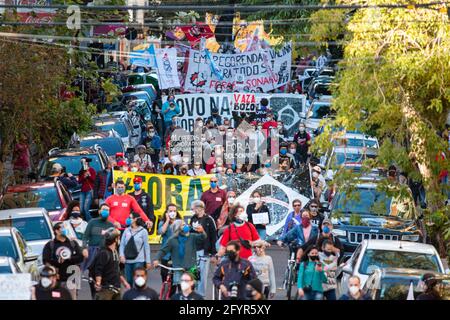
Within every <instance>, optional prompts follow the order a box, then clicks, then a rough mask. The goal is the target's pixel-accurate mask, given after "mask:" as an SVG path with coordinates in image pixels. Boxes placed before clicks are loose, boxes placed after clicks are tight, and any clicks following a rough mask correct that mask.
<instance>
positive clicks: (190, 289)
mask: <svg viewBox="0 0 450 320" xmlns="http://www.w3.org/2000/svg"><path fill="white" fill-rule="evenodd" d="M194 287H195V278H194V276H193V275H192V274H191V273H189V272H185V273H183V274H182V275H181V278H180V289H181V292H178V293H175V294H174V295H173V296H172V297H171V298H170V300H181V301H187V300H204V299H203V297H202V296H201V295H200V294H198V293H197V292H195V291H194Z"/></svg>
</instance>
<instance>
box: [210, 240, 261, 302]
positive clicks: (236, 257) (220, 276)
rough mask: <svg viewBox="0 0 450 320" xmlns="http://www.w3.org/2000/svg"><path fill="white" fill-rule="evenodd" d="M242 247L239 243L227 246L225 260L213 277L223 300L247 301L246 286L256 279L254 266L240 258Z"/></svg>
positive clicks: (232, 242)
mask: <svg viewBox="0 0 450 320" xmlns="http://www.w3.org/2000/svg"><path fill="white" fill-rule="evenodd" d="M240 250H241V245H240V243H239V242H238V241H230V242H228V244H227V246H226V251H225V256H226V259H224V260H223V261H222V262H221V263H220V264H219V266H218V267H217V269H216V272H215V273H214V277H213V283H214V285H215V286H216V287H217V288H219V290H220V292H221V293H222V297H223V298H222V299H223V300H245V299H246V298H247V288H246V285H247V283H248V282H249V281H251V280H253V279H256V278H257V277H256V272H255V269H253V266H252V264H251V263H250V262H249V261H248V260H247V259H243V258H241V257H240Z"/></svg>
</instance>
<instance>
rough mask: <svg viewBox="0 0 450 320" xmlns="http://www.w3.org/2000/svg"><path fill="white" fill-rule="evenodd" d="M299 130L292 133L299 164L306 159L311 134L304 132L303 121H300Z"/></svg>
mask: <svg viewBox="0 0 450 320" xmlns="http://www.w3.org/2000/svg"><path fill="white" fill-rule="evenodd" d="M298 129H299V131H298V132H297V133H296V134H295V135H294V142H296V143H297V153H298V157H299V162H300V164H304V163H306V160H307V159H308V152H309V146H310V145H311V136H310V134H309V133H308V132H306V126H305V124H304V123H300V125H299V127H298Z"/></svg>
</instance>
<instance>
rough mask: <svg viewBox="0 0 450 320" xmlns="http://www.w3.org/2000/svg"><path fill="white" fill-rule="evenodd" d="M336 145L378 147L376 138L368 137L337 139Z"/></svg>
mask: <svg viewBox="0 0 450 320" xmlns="http://www.w3.org/2000/svg"><path fill="white" fill-rule="evenodd" d="M335 145H336V146H347V147H368V148H377V147H378V145H377V141H376V140H368V139H358V138H341V139H336V140H335Z"/></svg>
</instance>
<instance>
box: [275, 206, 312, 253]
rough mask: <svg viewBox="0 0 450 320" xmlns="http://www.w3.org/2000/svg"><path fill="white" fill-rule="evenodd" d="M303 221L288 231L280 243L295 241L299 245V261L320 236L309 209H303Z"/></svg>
mask: <svg viewBox="0 0 450 320" xmlns="http://www.w3.org/2000/svg"><path fill="white" fill-rule="evenodd" d="M301 217H302V221H301V223H300V224H298V225H296V226H295V227H294V228H292V229H291V230H290V231H289V232H288V233H286V234H285V235H284V236H282V237H281V238H280V240H279V241H278V245H279V246H281V245H282V243H285V244H289V243H292V242H293V241H295V242H296V243H297V245H298V246H299V249H298V251H297V261H300V260H301V258H302V257H303V253H304V252H305V250H306V249H307V248H308V247H309V246H311V245H315V244H316V242H317V238H318V236H319V228H318V227H317V226H315V225H313V224H311V215H310V213H309V211H308V210H303V211H302V215H301Z"/></svg>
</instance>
